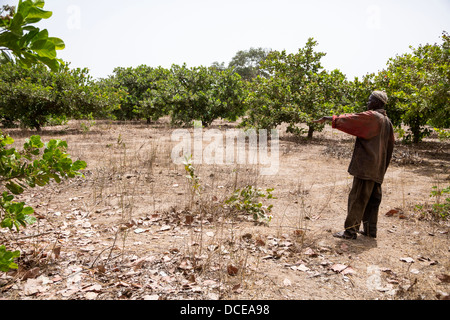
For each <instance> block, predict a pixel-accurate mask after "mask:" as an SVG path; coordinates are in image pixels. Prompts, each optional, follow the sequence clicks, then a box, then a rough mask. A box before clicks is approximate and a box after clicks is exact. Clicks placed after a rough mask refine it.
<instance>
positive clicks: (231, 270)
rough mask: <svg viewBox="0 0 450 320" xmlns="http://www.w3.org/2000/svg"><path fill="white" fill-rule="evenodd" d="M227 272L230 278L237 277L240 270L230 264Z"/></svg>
mask: <svg viewBox="0 0 450 320" xmlns="http://www.w3.org/2000/svg"><path fill="white" fill-rule="evenodd" d="M227 271H228V274H229V275H230V276H235V275H237V273H238V271H239V269H238V268H237V267H235V266H233V265H232V264H229V265H228V267H227Z"/></svg>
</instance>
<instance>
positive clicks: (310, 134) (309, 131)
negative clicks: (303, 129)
mask: <svg viewBox="0 0 450 320" xmlns="http://www.w3.org/2000/svg"><path fill="white" fill-rule="evenodd" d="M313 133H314V128H313V127H312V126H310V127H309V129H308V139H310V140H311V139H312V137H313Z"/></svg>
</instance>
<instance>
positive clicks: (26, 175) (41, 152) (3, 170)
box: [0, 131, 86, 271]
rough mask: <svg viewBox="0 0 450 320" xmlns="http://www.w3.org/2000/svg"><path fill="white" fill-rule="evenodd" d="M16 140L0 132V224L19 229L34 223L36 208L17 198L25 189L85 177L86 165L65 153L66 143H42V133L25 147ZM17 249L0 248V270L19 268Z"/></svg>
mask: <svg viewBox="0 0 450 320" xmlns="http://www.w3.org/2000/svg"><path fill="white" fill-rule="evenodd" d="M13 143H14V140H13V139H12V138H11V137H9V136H7V135H4V134H3V133H2V132H1V131H0V188H1V189H0V191H1V192H2V193H1V198H0V227H2V228H8V229H10V230H11V231H12V230H13V229H15V230H16V231H19V230H20V228H21V227H26V226H27V225H29V224H33V223H34V222H35V221H36V218H35V217H33V216H32V214H33V213H34V210H33V208H31V207H27V206H26V204H25V203H24V202H16V201H14V198H15V196H17V195H20V194H22V193H23V192H24V191H25V189H26V188H28V187H31V188H34V187H36V186H45V185H46V184H48V183H49V182H50V181H52V180H53V181H56V182H57V183H60V182H61V181H62V179H67V178H73V177H75V176H82V174H81V173H80V170H82V169H84V168H85V167H86V163H85V162H84V161H81V160H77V161H72V159H71V158H70V156H69V155H68V154H67V153H66V150H67V143H66V142H65V141H61V140H50V141H49V142H47V143H45V144H44V143H43V142H42V141H41V138H40V137H39V136H32V137H30V138H29V139H27V140H26V141H25V143H24V145H23V150H16V149H15V148H14V147H7V146H11V145H12V144H13ZM18 254H19V252H18V251H14V252H11V251H8V250H6V248H5V247H4V246H2V247H1V248H0V270H2V271H5V270H6V271H7V270H8V269H9V268H17V265H15V264H14V263H13V262H12V260H13V259H14V258H16V257H18Z"/></svg>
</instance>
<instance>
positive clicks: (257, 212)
mask: <svg viewBox="0 0 450 320" xmlns="http://www.w3.org/2000/svg"><path fill="white" fill-rule="evenodd" d="M273 190H274V189H266V193H264V191H262V190H261V189H257V188H255V187H253V186H246V187H245V188H242V189H237V190H235V191H234V193H233V195H232V196H231V197H230V198H228V199H227V200H225V203H226V204H227V205H229V206H230V207H231V208H232V209H234V210H237V211H240V212H243V213H246V214H250V215H252V216H253V220H254V221H262V222H265V223H269V222H270V221H271V220H272V215H271V214H270V213H271V212H272V207H273V205H269V206H265V205H263V203H262V202H260V201H259V198H266V199H273V195H272V191H273Z"/></svg>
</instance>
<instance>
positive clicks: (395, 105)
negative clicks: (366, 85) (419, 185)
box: [375, 32, 450, 143]
mask: <svg viewBox="0 0 450 320" xmlns="http://www.w3.org/2000/svg"><path fill="white" fill-rule="evenodd" d="M411 50H412V52H411V53H406V54H403V55H399V56H396V57H395V58H391V59H390V60H389V62H388V67H387V69H386V70H383V71H381V72H380V73H379V74H378V75H377V77H376V79H375V82H376V83H377V84H378V85H379V86H380V87H383V88H384V90H386V92H387V93H388V96H389V98H390V101H389V111H390V115H391V114H392V116H393V121H394V124H396V125H397V126H399V125H400V124H401V123H403V124H405V125H407V126H409V130H410V134H408V135H406V136H405V137H406V139H407V140H408V139H409V140H412V141H413V142H414V143H418V142H419V141H421V140H422V139H423V137H425V136H426V135H428V134H429V133H430V130H429V129H427V127H426V125H427V124H428V125H433V126H436V127H439V128H445V127H447V128H448V127H450V37H449V35H448V34H447V33H446V32H444V33H443V35H442V43H441V44H434V45H430V44H427V45H421V46H419V47H418V48H413V47H411Z"/></svg>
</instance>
